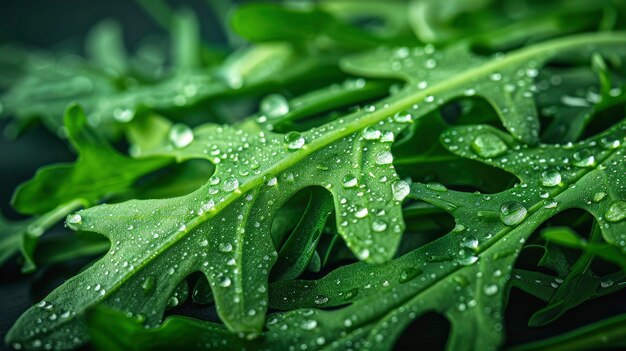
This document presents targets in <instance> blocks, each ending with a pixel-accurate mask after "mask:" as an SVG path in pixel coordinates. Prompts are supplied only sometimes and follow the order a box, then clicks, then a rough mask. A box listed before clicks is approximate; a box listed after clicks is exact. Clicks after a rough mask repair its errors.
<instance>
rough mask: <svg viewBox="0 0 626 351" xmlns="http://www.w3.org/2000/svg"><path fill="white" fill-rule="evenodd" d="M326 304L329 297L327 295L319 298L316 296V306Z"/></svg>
mask: <svg viewBox="0 0 626 351" xmlns="http://www.w3.org/2000/svg"><path fill="white" fill-rule="evenodd" d="M326 302H328V296H326V295H317V296H315V304H316V305H323V304H325V303H326Z"/></svg>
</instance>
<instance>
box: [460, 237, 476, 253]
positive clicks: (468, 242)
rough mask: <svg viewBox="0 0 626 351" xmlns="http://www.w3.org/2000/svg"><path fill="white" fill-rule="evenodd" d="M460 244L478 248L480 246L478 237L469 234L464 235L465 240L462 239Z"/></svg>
mask: <svg viewBox="0 0 626 351" xmlns="http://www.w3.org/2000/svg"><path fill="white" fill-rule="evenodd" d="M459 245H460V246H461V247H463V248H467V249H471V250H476V249H477V248H478V239H476V238H475V237H474V236H472V235H468V236H466V237H464V238H463V240H461V242H460V243H459Z"/></svg>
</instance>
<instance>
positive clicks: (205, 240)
mask: <svg viewBox="0 0 626 351" xmlns="http://www.w3.org/2000/svg"><path fill="white" fill-rule="evenodd" d="M208 245H209V241H208V240H207V239H204V240H202V241H201V242H200V246H208Z"/></svg>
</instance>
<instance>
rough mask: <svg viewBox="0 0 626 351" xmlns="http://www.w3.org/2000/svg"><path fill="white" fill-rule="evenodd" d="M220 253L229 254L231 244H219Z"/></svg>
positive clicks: (231, 248)
mask: <svg viewBox="0 0 626 351" xmlns="http://www.w3.org/2000/svg"><path fill="white" fill-rule="evenodd" d="M220 251H222V252H231V251H233V245H231V243H221V244H220Z"/></svg>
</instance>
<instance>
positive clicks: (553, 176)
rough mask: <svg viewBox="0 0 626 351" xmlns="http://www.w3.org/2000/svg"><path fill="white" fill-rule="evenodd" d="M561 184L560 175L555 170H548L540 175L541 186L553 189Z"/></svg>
mask: <svg viewBox="0 0 626 351" xmlns="http://www.w3.org/2000/svg"><path fill="white" fill-rule="evenodd" d="M559 183H561V173H559V172H558V171H557V170H555V169H553V170H548V171H545V172H543V173H541V185H543V186H548V187H553V186H557V185H559Z"/></svg>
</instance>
